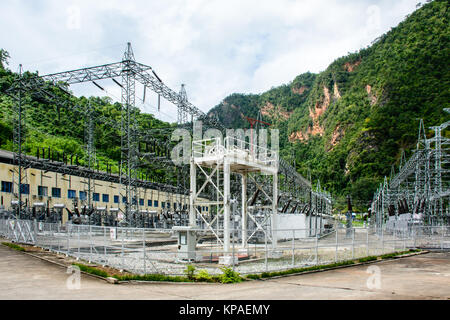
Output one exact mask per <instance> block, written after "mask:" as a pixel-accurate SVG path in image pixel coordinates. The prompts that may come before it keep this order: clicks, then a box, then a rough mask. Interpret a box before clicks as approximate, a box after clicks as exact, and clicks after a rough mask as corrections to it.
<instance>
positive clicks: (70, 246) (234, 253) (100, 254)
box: [0, 219, 450, 275]
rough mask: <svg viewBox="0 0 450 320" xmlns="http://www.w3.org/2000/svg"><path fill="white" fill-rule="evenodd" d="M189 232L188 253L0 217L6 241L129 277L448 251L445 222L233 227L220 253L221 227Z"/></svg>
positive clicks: (169, 242) (121, 234)
mask: <svg viewBox="0 0 450 320" xmlns="http://www.w3.org/2000/svg"><path fill="white" fill-rule="evenodd" d="M190 231H191V232H193V233H194V234H195V235H196V240H195V242H196V245H195V249H194V250H195V251H191V252H188V251H184V252H181V251H182V250H183V249H182V246H181V245H180V243H179V237H178V234H177V232H174V231H173V230H166V229H136V228H120V227H100V226H85V225H71V224H68V225H60V224H51V223H42V222H35V221H29V220H4V219H1V220H0V235H1V236H3V237H5V238H8V239H10V240H12V241H14V242H18V243H27V244H33V245H35V246H38V247H41V248H44V249H47V250H50V251H52V252H56V253H60V254H65V255H67V256H71V257H75V258H77V259H80V260H84V261H88V262H91V263H97V264H100V265H104V266H110V267H113V268H117V269H120V270H124V271H128V272H131V273H136V274H152V273H153V274H166V275H183V274H184V271H185V270H186V265H187V264H188V263H190V264H194V265H195V266H196V267H197V268H198V269H205V270H207V271H208V272H209V273H210V274H220V273H222V271H221V267H223V264H224V263H225V262H224V261H227V262H226V264H228V265H229V266H231V267H232V268H233V269H234V270H235V271H237V272H239V273H241V274H253V273H261V272H271V271H281V270H287V269H291V268H301V267H308V266H314V265H319V264H329V263H335V262H341V261H346V260H352V259H359V258H363V257H367V256H375V255H381V254H386V253H392V252H396V251H404V250H408V249H410V248H417V247H424V248H437V249H449V248H450V227H424V226H414V227H412V228H410V229H406V230H390V232H385V231H383V230H381V231H380V230H379V231H380V232H375V231H376V230H375V229H374V228H352V229H346V228H344V227H339V226H338V227H337V229H335V230H332V231H329V233H327V234H326V235H322V236H317V237H305V235H306V234H308V233H309V232H307V231H309V230H306V229H290V230H287V229H284V230H276V231H271V232H264V231H263V230H262V231H259V234H258V236H257V237H255V236H254V235H253V237H250V232H249V235H248V237H247V238H251V239H252V240H251V241H248V242H246V241H243V240H242V236H241V235H242V233H241V230H232V231H231V249H230V252H228V253H224V251H223V242H222V239H223V230H215V234H213V233H211V232H210V231H207V230H205V229H190ZM253 232H254V231H253ZM253 232H252V234H253ZM274 234H276V238H277V239H278V240H277V245H274V243H272V241H271V239H273V236H274ZM217 236H218V237H217ZM243 242H244V244H243ZM186 255H189V256H191V257H194V258H193V259H192V261H189V262H188V261H184V260H182V259H181V258H180V257H185V256H186ZM224 257H228V258H230V259H228V260H226V259H224ZM232 257H234V258H232Z"/></svg>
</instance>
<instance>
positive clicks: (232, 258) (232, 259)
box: [231, 229, 235, 271]
mask: <svg viewBox="0 0 450 320" xmlns="http://www.w3.org/2000/svg"><path fill="white" fill-rule="evenodd" d="M234 231H235V230H234V229H233V231H232V240H233V252H232V254H233V256H232V257H231V261H233V262H232V263H233V264H232V268H233V271H234Z"/></svg>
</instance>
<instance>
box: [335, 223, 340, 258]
mask: <svg viewBox="0 0 450 320" xmlns="http://www.w3.org/2000/svg"><path fill="white" fill-rule="evenodd" d="M338 228H339V226H337V225H336V251H335V253H334V262H336V263H337V262H338V246H339V243H338V241H339V237H338V233H339V229H338Z"/></svg>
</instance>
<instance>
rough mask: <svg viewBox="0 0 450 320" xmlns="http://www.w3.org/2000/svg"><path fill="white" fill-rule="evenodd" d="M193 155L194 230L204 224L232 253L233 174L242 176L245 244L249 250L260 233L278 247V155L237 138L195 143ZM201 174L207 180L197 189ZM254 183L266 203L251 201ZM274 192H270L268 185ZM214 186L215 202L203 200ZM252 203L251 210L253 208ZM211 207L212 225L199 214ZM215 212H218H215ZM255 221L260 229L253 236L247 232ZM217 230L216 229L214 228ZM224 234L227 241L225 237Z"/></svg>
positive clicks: (242, 212)
mask: <svg viewBox="0 0 450 320" xmlns="http://www.w3.org/2000/svg"><path fill="white" fill-rule="evenodd" d="M192 147H193V153H192V157H191V164H190V171H191V188H190V212H189V218H190V219H189V222H190V227H193V228H195V227H197V225H196V223H197V219H199V220H200V221H202V222H203V223H204V224H205V225H206V228H207V229H208V230H209V231H210V232H212V233H213V234H214V235H215V237H216V238H217V240H218V242H219V243H220V244H221V245H223V251H224V254H229V253H230V242H231V240H230V233H231V231H232V228H231V226H230V218H231V212H232V202H235V200H234V199H231V187H230V184H231V183H230V182H231V174H239V175H240V176H241V181H242V183H241V188H242V196H241V204H240V207H241V231H242V237H241V241H242V242H241V244H242V247H243V248H245V247H246V246H247V241H248V240H249V239H250V238H251V237H253V236H254V234H255V233H256V232H258V231H260V232H263V233H264V234H265V236H266V238H267V239H269V240H270V242H271V243H272V246H273V247H274V248H275V247H276V245H277V235H276V230H277V214H278V204H277V199H278V165H279V161H278V153H277V152H275V151H273V150H269V149H267V148H263V147H260V146H258V145H256V144H252V143H248V142H246V141H243V140H240V139H238V138H236V137H226V138H225V139H224V141H223V142H222V139H221V138H212V139H205V140H199V141H194V142H193V145H192ZM197 173H199V174H200V175H201V176H202V177H203V178H204V183H203V185H202V186H200V188H198V186H197V178H198V177H197ZM257 175H258V176H260V177H261V176H263V179H264V180H265V183H264V184H265V185H266V188H264V187H263V185H262V183H261V179H257V177H256V176H257ZM249 181H251V182H252V183H254V184H255V186H256V192H255V193H258V194H262V195H264V196H263V197H264V198H265V200H264V201H261V202H259V203H258V204H256V203H255V201H252V199H250V200H249V199H248V198H247V185H248V182H249ZM268 182H269V184H270V185H271V188H270V189H271V190H270V191H268V190H267V184H268ZM207 185H210V186H212V189H213V190H214V191H215V194H216V199H215V201H208V202H205V200H201V199H200V198H199V195H200V193H201V192H202V191H203V190H204V189H205V188H206V187H207ZM249 203H250V206H249ZM205 205H210V206H211V207H212V208H215V216H214V217H213V218H211V220H210V221H208V219H207V218H205V216H204V215H202V214H201V212H200V211H199V210H198V207H201V206H205ZM213 210H214V209H213ZM256 213H258V214H259V215H261V214H263V215H264V217H263V219H261V217H259V218H256V217H255V215H256ZM221 216H223V228H222V229H220V228H219V226H220V224H219V220H220V218H219V217H221ZM249 219H251V220H253V222H254V224H255V225H256V228H255V229H254V230H252V231H251V232H252V234H250V235H248V234H249V231H248V230H247V225H248V220H249ZM214 226H216V228H214ZM222 232H223V237H221V233H222Z"/></svg>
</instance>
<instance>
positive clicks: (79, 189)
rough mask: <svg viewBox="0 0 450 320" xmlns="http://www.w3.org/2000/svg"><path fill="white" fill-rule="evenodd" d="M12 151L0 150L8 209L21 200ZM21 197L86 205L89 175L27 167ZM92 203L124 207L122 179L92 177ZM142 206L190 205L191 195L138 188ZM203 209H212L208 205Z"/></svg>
mask: <svg viewBox="0 0 450 320" xmlns="http://www.w3.org/2000/svg"><path fill="white" fill-rule="evenodd" d="M12 155H13V154H12V153H11V152H8V151H3V150H0V181H1V189H0V197H1V198H0V206H1V207H0V208H3V209H9V208H11V206H12V202H13V201H17V200H18V190H17V189H18V187H17V183H16V184H15V183H14V182H15V181H16V182H17V181H18V179H17V175H18V170H17V169H18V168H17V166H16V165H13V164H12V161H11V160H12ZM22 174H23V175H24V176H25V178H24V179H22V183H23V186H22V201H23V202H24V203H25V204H26V205H27V206H29V207H32V206H33V205H35V204H42V203H43V204H44V205H45V206H46V207H48V208H54V207H55V205H56V206H58V205H64V206H65V207H66V208H68V209H69V210H72V208H73V207H74V205H75V204H76V205H77V206H78V207H79V208H80V207H82V206H83V205H87V200H88V194H87V191H88V178H84V177H79V176H75V175H68V174H61V173H56V172H49V171H43V170H39V169H35V168H28V169H26V170H24V171H23V173H22ZM90 183H91V190H92V198H91V199H92V205H93V207H94V208H105V209H106V210H111V209H113V211H114V210H117V209H120V210H122V211H123V210H125V201H126V199H125V198H124V197H123V196H122V195H121V192H123V191H122V186H121V185H120V184H119V183H114V182H109V181H102V180H98V179H97V180H94V179H91V181H90ZM138 194H139V199H137V200H136V201H139V210H142V211H144V212H145V211H148V212H151V211H153V212H157V213H158V214H159V213H161V212H162V211H164V210H166V209H169V210H174V209H175V210H180V208H186V209H188V206H189V195H182V194H174V193H169V192H164V191H160V190H155V189H150V188H139V192H138ZM198 209H200V210H201V211H202V212H203V213H205V214H207V213H208V212H209V208H208V206H203V207H201V208H198Z"/></svg>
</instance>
